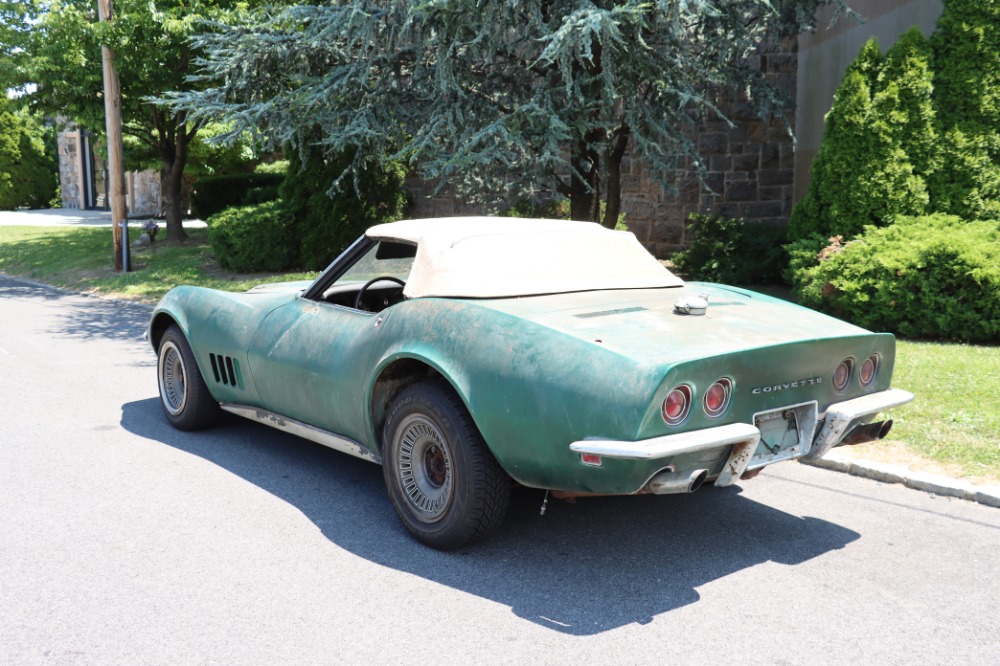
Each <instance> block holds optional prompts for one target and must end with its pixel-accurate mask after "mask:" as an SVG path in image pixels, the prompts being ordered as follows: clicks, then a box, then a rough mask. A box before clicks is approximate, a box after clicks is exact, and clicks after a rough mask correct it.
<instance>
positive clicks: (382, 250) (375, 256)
mask: <svg viewBox="0 0 1000 666" xmlns="http://www.w3.org/2000/svg"><path fill="white" fill-rule="evenodd" d="M416 254H417V248H416V246H415V245H410V244H408V243H397V242H392V241H380V242H379V243H378V244H376V245H375V246H373V247H372V248H371V249H370V250H368V252H366V253H365V254H364V255H362V257H361V258H360V259H358V260H357V261H356V262H355V263H354V265H353V266H351V267H350V268H349V269H347V272H345V273H344V274H343V275H341V276H340V277H339V278H337V281H336V282H334V283H333V284H334V285H339V284H352V283H358V282H368V281H369V280H374V279H375V278H377V277H394V278H398V279H400V280H402V281H404V282H405V281H406V280H407V278H409V276H410V267H411V266H412V265H413V258H414V257H415V256H416Z"/></svg>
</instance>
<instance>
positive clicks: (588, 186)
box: [569, 134, 601, 222]
mask: <svg viewBox="0 0 1000 666" xmlns="http://www.w3.org/2000/svg"><path fill="white" fill-rule="evenodd" d="M590 138H591V137H590V135H589V134H588V136H587V138H585V139H583V140H581V141H579V142H578V143H577V144H576V145H575V146H574V147H573V155H572V157H571V164H572V166H573V173H572V174H571V175H570V187H569V213H570V217H571V218H572V219H574V220H578V221H580V222H599V221H600V213H601V192H600V187H601V170H600V156H599V155H598V154H597V152H596V151H595V150H593V149H592V148H591V147H590V141H589V140H588V139H590Z"/></svg>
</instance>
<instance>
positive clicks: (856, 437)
mask: <svg viewBox="0 0 1000 666" xmlns="http://www.w3.org/2000/svg"><path fill="white" fill-rule="evenodd" d="M890 430H892V419H886V420H885V421H879V422H877V423H868V424H865V425H859V426H855V428H854V429H853V430H851V432H849V433H847V436H846V437H844V439H843V441H841V442H840V444H838V445H837V446H854V445H855V444H864V443H866V442H874V441H876V440H879V439H884V438H885V436H886V435H888V434H889V431H890Z"/></svg>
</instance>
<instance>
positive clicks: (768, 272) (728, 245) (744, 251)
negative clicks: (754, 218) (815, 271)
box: [671, 214, 788, 284]
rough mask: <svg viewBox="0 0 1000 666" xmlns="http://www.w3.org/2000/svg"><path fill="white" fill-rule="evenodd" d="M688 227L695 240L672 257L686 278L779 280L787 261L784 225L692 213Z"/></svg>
mask: <svg viewBox="0 0 1000 666" xmlns="http://www.w3.org/2000/svg"><path fill="white" fill-rule="evenodd" d="M688 228H689V229H691V230H693V231H694V233H695V241H694V243H692V245H691V246H690V247H689V248H687V249H685V250H682V251H681V252H678V253H677V254H675V255H673V257H671V260H672V261H673V263H674V266H675V268H676V269H677V271H678V272H679V273H682V274H683V275H684V276H685V277H687V278H689V279H692V280H706V281H709V282H724V283H728V284H773V283H775V282H780V280H781V271H782V269H783V268H784V267H785V265H786V264H787V262H788V252H787V251H786V250H785V249H784V247H783V244H784V243H785V242H786V241H787V234H788V230H787V229H786V228H785V227H775V226H773V225H770V224H766V223H763V222H748V221H747V220H742V219H732V218H727V217H721V216H718V215H698V214H693V215H691V216H690V217H689V218H688Z"/></svg>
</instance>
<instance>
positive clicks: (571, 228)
mask: <svg viewBox="0 0 1000 666" xmlns="http://www.w3.org/2000/svg"><path fill="white" fill-rule="evenodd" d="M367 235H368V237H369V238H371V239H374V240H391V241H402V242H406V243H412V244H415V245H416V246H417V255H416V257H415V258H414V260H413V266H412V268H411V269H410V276H409V279H408V280H407V282H406V288H405V289H404V290H403V294H404V295H405V296H407V297H409V298H420V297H424V296H447V297H456V298H502V297H508V296H531V295H537V294H558V293H566V292H572V291H593V290H598V289H650V288H659V287H679V286H682V285H683V284H684V283H683V281H682V280H681V279H680V278H678V277H677V276H675V275H674V274H672V273H671V272H670V271H668V270H667V269H666V268H664V267H663V265H662V264H660V262H659V261H657V260H656V259H654V258H653V256H652V255H651V254H649V252H647V251H646V249H645V248H644V247H642V245H641V244H640V243H639V241H638V240H636V238H635V236H634V235H632V234H631V233H629V232H627V231H611V230H609V229H605V228H604V227H602V226H601V225H599V224H596V223H593V222H571V221H566V220H532V219H525V218H505V217H450V218H437V219H426V220H407V221H403V222H392V223H390V224H380V225H378V226H375V227H372V228H371V229H369V230H368V232H367Z"/></svg>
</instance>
